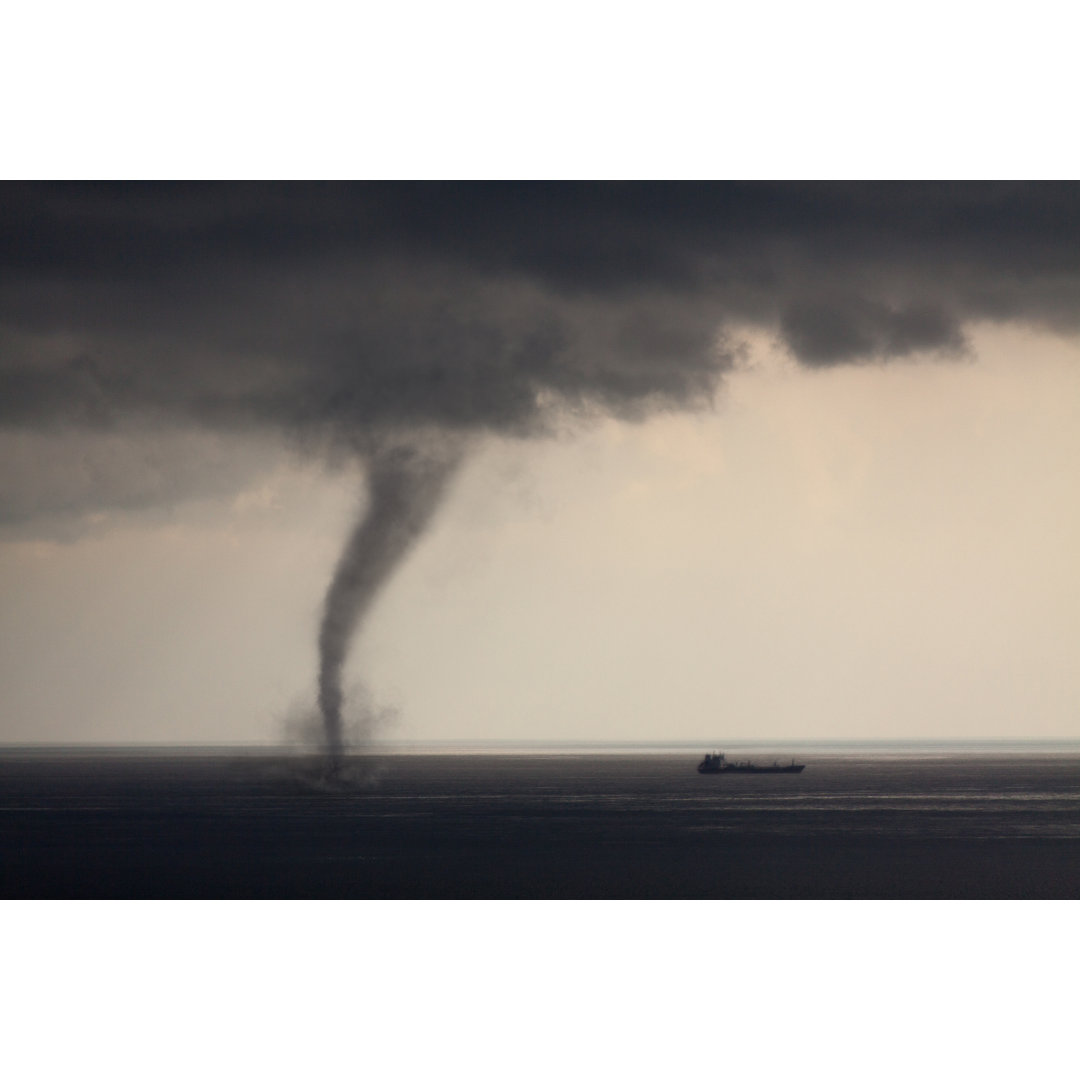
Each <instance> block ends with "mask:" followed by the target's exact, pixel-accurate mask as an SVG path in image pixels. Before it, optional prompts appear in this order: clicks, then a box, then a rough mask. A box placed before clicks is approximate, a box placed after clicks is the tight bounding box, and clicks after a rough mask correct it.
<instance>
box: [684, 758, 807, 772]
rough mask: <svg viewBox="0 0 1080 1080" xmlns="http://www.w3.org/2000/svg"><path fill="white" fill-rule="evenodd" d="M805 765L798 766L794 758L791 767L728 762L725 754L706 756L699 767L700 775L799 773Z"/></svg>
mask: <svg viewBox="0 0 1080 1080" xmlns="http://www.w3.org/2000/svg"><path fill="white" fill-rule="evenodd" d="M805 768H806V766H805V765H796V764H795V759H794V758H792V760H791V764H790V765H781V764H780V763H779V762H775V761H774V762H773V764H772V765H755V764H754V763H753V762H752V761H728V759H727V758H726V757H725V756H724V755H723V754H706V755H705V760H704V761H703V762H702V763H701V764H700V765H699V766H698V767H697V771H698V772H700V773H721V772H722V773H779V772H784V773H799V772H802V771H803V769H805Z"/></svg>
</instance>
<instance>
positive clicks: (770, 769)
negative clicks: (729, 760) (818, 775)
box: [698, 765, 806, 773]
mask: <svg viewBox="0 0 1080 1080" xmlns="http://www.w3.org/2000/svg"><path fill="white" fill-rule="evenodd" d="M805 768H806V766H805V765H718V766H717V767H716V768H712V767H711V766H708V765H699V766H698V772H699V773H801V772H802V771H803V769H805Z"/></svg>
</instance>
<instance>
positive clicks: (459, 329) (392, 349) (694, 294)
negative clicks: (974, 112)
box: [0, 183, 1080, 505]
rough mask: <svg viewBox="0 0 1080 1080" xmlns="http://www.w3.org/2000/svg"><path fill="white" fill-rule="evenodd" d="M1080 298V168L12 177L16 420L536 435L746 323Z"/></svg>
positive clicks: (685, 365)
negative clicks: (792, 173)
mask: <svg viewBox="0 0 1080 1080" xmlns="http://www.w3.org/2000/svg"><path fill="white" fill-rule="evenodd" d="M1078 299H1080V195H1078V189H1077V187H1075V186H1073V185H1061V184H1035V185H1028V184H936V185H920V184H742V183H738V184H718V185H708V184H675V185H662V184H661V185H653V184H563V185H559V184H539V185H534V184H400V185H397V184H361V185H341V184H327V185H304V184H302V185H199V184H178V185H140V184H120V185H111V184H87V185H65V184H58V185H22V184H8V185H4V186H3V187H0V425H3V426H4V427H5V428H8V429H10V430H19V429H22V430H26V429H33V430H39V431H50V430H51V431H57V430H63V431H65V432H69V433H70V432H72V431H83V430H87V431H94V430H97V431H112V430H116V429H117V428H122V427H123V426H124V425H126V424H129V423H131V422H132V421H137V422H138V423H140V424H143V425H146V424H150V425H156V424H160V425H162V426H171V427H176V426H183V425H193V426H197V427H203V428H211V429H216V430H230V431H233V430H235V431H243V430H247V429H257V428H269V429H272V430H280V431H284V432H286V433H288V434H290V435H291V436H292V437H294V438H296V439H299V440H300V441H302V442H305V443H307V444H309V445H311V446H312V447H313V448H316V449H326V448H327V447H328V446H341V447H348V446H349V445H350V444H351V443H352V441H353V440H354V439H356V438H357V437H358V433H363V432H367V431H370V430H371V429H388V430H401V429H411V428H420V427H434V428H441V429H465V430H482V429H488V430H498V431H504V432H512V433H526V434H527V433H533V432H537V431H542V430H544V428H545V426H546V425H547V424H548V422H549V421H550V420H551V419H552V417H554V416H556V415H558V413H559V411H560V410H565V409H571V410H577V411H580V412H584V413H589V412H591V411H598V410H599V411H608V412H613V413H615V414H618V415H626V416H640V415H644V414H647V413H648V412H650V411H652V410H654V409H656V408H663V407H684V406H688V405H696V404H700V403H702V402H705V401H707V400H709V398H710V395H711V394H712V392H713V390H714V388H715V386H716V383H717V381H718V379H719V378H721V377H722V375H723V373H724V372H725V370H727V368H728V367H729V366H730V363H731V357H732V350H731V348H729V347H727V346H724V345H722V344H721V345H718V344H717V341H718V332H719V331H721V330H723V329H724V328H729V329H731V330H732V332H733V333H735V334H736V335H737V331H738V328H739V327H740V326H741V325H745V324H752V325H757V326H760V327H764V328H768V329H771V330H774V331H775V332H777V333H778V334H779V335H780V338H781V340H782V341H783V342H784V343H786V345H787V346H788V348H789V349H790V350H791V352H792V353H793V355H794V356H795V357H796V358H797V359H798V360H799V361H801V362H803V363H805V364H808V365H814V366H825V365H830V364H838V363H850V362H860V361H883V360H889V359H893V358H899V357H905V356H908V355H911V354H914V353H930V354H935V353H937V354H942V355H949V354H955V353H957V352H959V351H961V350H963V348H964V347H965V337H964V333H965V326H967V325H968V324H970V323H971V322H973V321H975V320H980V319H996V320H1004V319H1010V320H1025V321H1028V322H1031V323H1035V324H1039V325H1043V326H1047V327H1050V328H1055V329H1058V330H1075V329H1076V328H1077V326H1078V312H1080V305H1078V302H1077V301H1078ZM719 340H722V339H719ZM162 489H163V490H169V491H171V490H173V488H172V487H171V486H170V485H169V484H163V485H162ZM108 490H109V485H108V484H103V486H102V495H103V497H106V492H107V491H108ZM31 504H33V505H36V503H35V501H34V500H30V501H29V502H27V503H26V505H31Z"/></svg>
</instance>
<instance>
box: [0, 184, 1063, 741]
mask: <svg viewBox="0 0 1080 1080" xmlns="http://www.w3.org/2000/svg"><path fill="white" fill-rule="evenodd" d="M0 229H2V237H3V243H2V244H0V463H2V466H0V589H2V595H3V598H4V603H3V605H0V707H2V712H0V738H2V739H5V740H12V741H35V740H41V741H66V740H73V741H93V740H152V741H160V742H186V741H212V740H222V741H248V740H256V741H271V742H273V741H277V740H279V739H280V738H282V737H283V735H284V733H285V732H286V730H296V725H298V724H300V723H302V722H304V721H303V720H302V718H303V717H304V716H305V715H307V716H308V720H309V721H310V714H312V712H313V706H314V700H315V681H316V672H317V668H318V657H317V650H316V634H317V631H318V624H319V618H320V611H321V607H322V602H323V595H324V593H325V591H326V588H327V584H328V582H329V580H330V576H331V573H332V572H333V569H334V566H335V564H336V562H337V559H338V557H339V553H340V551H341V548H342V546H343V544H344V541H345V538H346V536H347V534H348V533H349V531H350V529H351V528H352V525H353V521H354V519H355V517H356V516H357V514H358V512H360V511H362V509H363V506H364V485H363V476H364V462H365V461H370V460H372V459H373V458H372V455H373V454H377V453H378V449H377V448H380V447H383V446H385V445H387V444H388V443H390V444H393V445H397V444H399V443H401V442H402V441H404V442H405V443H406V444H409V445H411V444H413V443H417V444H418V445H423V446H424V447H426V448H430V447H432V446H434V447H436V448H439V447H443V446H446V445H451V444H452V445H453V446H454V447H455V448H457V449H455V452H457V450H458V449H460V448H461V447H464V448H465V449H464V459H463V464H462V465H461V467H460V468H459V469H458V471H457V472H456V474H454V475H453V478H452V480H451V481H450V485H449V487H448V490H447V492H446V494H445V497H444V499H443V501H442V503H441V505H440V506H439V507H438V509H437V511H436V513H435V514H434V516H433V519H432V522H431V524H430V526H429V528H428V529H427V531H426V532H425V533H424V534H423V535H422V536H421V538H420V539H419V541H418V543H417V545H416V546H415V548H414V549H413V550H412V551H411V552H410V553H409V554H408V557H407V559H406V561H405V562H404V563H403V564H402V565H401V566H400V568H399V569H398V571H397V572H396V573H395V574H393V575H392V576H391V577H390V578H389V580H388V581H387V583H386V584H385V586H384V588H383V589H382V590H381V591H380V592H379V593H378V595H377V596H376V599H375V604H374V606H373V608H372V609H371V611H370V613H369V617H368V618H367V620H366V621H365V623H364V624H363V626H362V627H361V632H360V635H359V636H358V638H357V639H356V640H355V642H354V643H353V649H352V653H351V656H350V659H349V662H348V666H347V671H346V684H347V686H356V685H358V684H359V683H361V682H362V683H365V684H366V685H367V686H368V687H370V691H371V694H372V699H373V701H374V703H375V705H376V707H377V708H387V709H389V710H391V711H392V712H394V713H396V719H394V720H393V721H392V722H391V723H390V724H389V726H387V727H385V728H384V734H385V735H386V736H388V737H398V738H435V739H441V738H447V739H452V738H494V739H500V738H583V739H603V738H611V739H663V738H675V739H696V738H701V739H706V740H708V741H710V742H714V741H715V742H717V744H719V743H720V742H721V741H722V740H723V739H724V738H757V737H762V738H766V737H791V738H815V737H817V738H822V737H851V738H875V737H883V738H897V737H905V736H924V737H969V736H1015V737H1023V736H1031V737H1039V736H1046V737H1075V736H1077V735H1078V734H1080V731H1078V727H1077V721H1078V719H1080V673H1078V669H1077V665H1076V663H1075V657H1076V656H1077V655H1080V560H1077V558H1076V552H1077V551H1078V550H1080V509H1078V503H1077V497H1076V491H1077V490H1078V486H1080V485H1078V480H1080V476H1078V473H1080V465H1078V464H1077V463H1078V462H1080V425H1078V423H1077V420H1076V417H1077V410H1078V407H1080V332H1078V331H1080V319H1078V315H1080V304H1078V301H1080V236H1078V235H1077V234H1078V233H1080V191H1078V189H1077V188H1074V187H1068V186H1057V185H1047V186H1040V185H1035V186H1034V187H1029V186H1023V185H942V186H923V185H849V184H845V185H809V186H796V185H716V186H701V185H690V186H679V185H676V186H660V187H652V186H640V187H638V186H625V185H623V186H618V185H617V186H614V187H609V186H601V185H586V186H555V187H550V186H541V187H535V186H510V185H495V186H469V185H465V186H454V185H451V186H434V187H429V186H424V185H419V186H416V185H407V186H403V187H398V186H394V185H380V186H375V187H371V186H361V187H358V188H352V187H340V186H332V187H327V188H309V187H300V188H293V187H273V186H271V187H239V186H227V187H225V188H221V187H216V186H198V185H196V186H183V187H178V188H161V187H150V188H143V187H133V188H132V187H111V186H105V187H101V186H97V187H88V188H72V187H64V186H60V187H39V186H29V187H24V186H21V185H5V186H4V187H2V188H0ZM352 700H353V701H354V702H355V700H356V697H355V695H354V697H353V699H352ZM347 711H348V710H347Z"/></svg>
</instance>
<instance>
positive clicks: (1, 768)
mask: <svg viewBox="0 0 1080 1080" xmlns="http://www.w3.org/2000/svg"><path fill="white" fill-rule="evenodd" d="M704 749H705V748H701V750H704ZM726 749H727V750H728V751H729V757H739V758H742V757H747V756H752V757H753V758H754V760H756V761H758V762H759V763H770V762H771V761H772V760H773V759H774V758H778V757H781V756H782V755H781V752H780V750H779V749H778V748H777V747H766V748H760V747H759V749H758V752H756V753H754V754H752V755H750V754H747V753H744V752H742V750H736V751H735V752H732V747H731V746H730V744H729V745H728V747H726ZM774 751H775V752H774ZM792 756H793V755H792V754H791V753H788V754H785V755H783V759H784V760H790V758H791V757H792ZM794 756H795V757H796V758H797V759H798V760H799V761H802V762H805V764H806V769H805V771H804V772H803V773H801V774H798V775H789V774H780V775H737V776H725V775H719V776H717V775H699V774H698V773H697V771H696V768H695V767H696V765H697V762H698V760H700V758H701V752H698V751H694V750H691V749H689V748H685V749H684V748H678V747H677V748H671V747H668V748H667V749H664V750H657V749H656V748H648V747H644V748H642V747H637V748H628V749H626V748H624V749H622V750H615V751H611V750H609V751H607V752H599V751H598V750H596V749H592V750H590V751H588V752H586V751H582V750H581V749H580V748H574V747H570V748H566V747H563V748H561V749H559V750H547V751H545V750H544V749H532V750H528V751H526V750H522V749H520V748H519V749H517V750H513V751H510V750H507V749H506V748H505V747H504V748H495V749H487V750H480V749H478V748H476V747H469V748H465V749H462V748H457V749H452V748H450V749H448V748H443V749H441V750H439V751H438V752H432V751H430V750H428V751H423V750H416V749H413V750H411V751H397V752H380V753H371V754H366V755H363V756H360V757H357V758H354V759H351V760H350V761H349V762H348V763H347V764H346V766H345V767H344V769H343V770H342V772H341V773H340V774H339V775H337V776H328V775H327V774H326V771H325V768H324V765H323V763H322V761H321V760H320V759H319V758H318V757H316V756H308V757H305V756H301V755H290V754H273V753H267V752H262V753H254V752H250V751H247V752H240V751H222V750H217V751H214V752H209V751H207V752H200V751H195V750H191V749H188V750H186V751H185V752H183V753H180V752H168V753H166V752H151V751H146V750H142V751H134V750H126V751H125V750H108V751H105V750H72V749H67V750H51V751H46V750H29V749H7V750H0V895H2V896H4V897H34V898H50V897H64V898H67V897H112V898H155V897H160V898H200V897H206V898H234V897H235V898H240V897H243V898H262V897H267V898H270V897H274V898H300V897H341V898H353V897H355V898H412V899H422V898H718V899H722V898H732V899H735V898H739V899H801V898H818V899H847V898H853V899H854V898H860V899H922V898H927V899H929V898H935V899H951V898H956V899H960V898H965V899H972V898H977V899H991V898H1029V899H1035V898H1077V897H1080V748H1077V747H1075V746H1071V747H1065V748H1062V747H1049V748H1048V747H1047V746H1035V747H1032V746H1029V745H1022V744H995V745H993V746H992V747H991V748H990V749H987V748H986V747H985V746H983V747H979V748H974V749H973V746H969V745H967V744H964V745H952V746H930V747H921V748H919V747H913V746H911V745H907V744H891V745H888V746H878V747H877V748H876V749H868V748H867V747H861V748H855V749H852V748H851V747H848V748H846V749H845V748H842V747H838V746H825V745H818V746H817V747H816V748H815V749H812V750H811V751H809V752H805V753H797V754H795V755H794Z"/></svg>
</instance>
